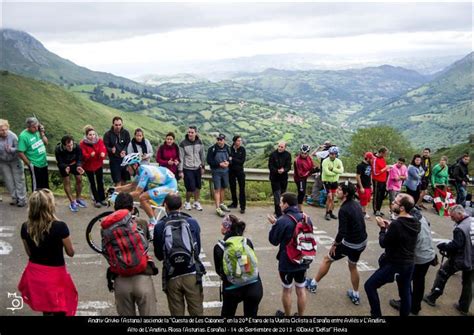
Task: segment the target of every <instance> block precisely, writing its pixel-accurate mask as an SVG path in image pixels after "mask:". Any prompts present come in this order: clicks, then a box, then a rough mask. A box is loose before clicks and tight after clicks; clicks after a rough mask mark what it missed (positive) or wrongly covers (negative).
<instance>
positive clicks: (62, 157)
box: [54, 143, 82, 169]
mask: <svg viewBox="0 0 474 335" xmlns="http://www.w3.org/2000/svg"><path fill="white" fill-rule="evenodd" d="M54 154H55V155H56V161H57V162H58V168H60V169H65V168H66V167H68V166H72V165H77V166H81V165H82V150H81V148H80V146H79V145H77V143H74V146H73V148H72V151H68V150H67V149H66V147H64V146H63V145H62V144H61V143H58V145H57V146H56V150H55V151H54Z"/></svg>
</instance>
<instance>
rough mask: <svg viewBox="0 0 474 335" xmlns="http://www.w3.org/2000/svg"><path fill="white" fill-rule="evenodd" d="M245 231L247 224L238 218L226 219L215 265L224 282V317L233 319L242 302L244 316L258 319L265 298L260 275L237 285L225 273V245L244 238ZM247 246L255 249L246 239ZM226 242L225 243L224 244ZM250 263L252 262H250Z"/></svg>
mask: <svg viewBox="0 0 474 335" xmlns="http://www.w3.org/2000/svg"><path fill="white" fill-rule="evenodd" d="M244 231H245V222H243V221H240V220H239V219H238V218H237V217H236V216H234V215H229V216H226V217H224V219H223V221H222V226H221V233H222V234H223V235H224V240H223V241H219V243H217V244H216V245H215V246H214V264H215V267H216V272H217V274H218V275H219V276H220V277H221V279H222V282H223V287H222V297H223V304H222V311H221V316H222V317H233V316H235V312H236V310H237V306H238V305H239V303H240V302H242V301H243V302H244V316H246V317H249V316H250V317H256V316H257V313H258V305H259V304H260V301H261V300H262V297H263V286H262V280H261V279H260V276H259V275H258V276H257V278H256V279H254V280H250V281H249V282H248V283H245V284H244V285H235V284H233V283H231V282H230V281H229V280H228V278H227V276H226V274H225V273H224V265H223V262H224V249H225V247H224V244H225V241H227V240H228V239H229V238H231V237H235V236H243V233H244ZM244 241H245V242H246V243H247V245H248V246H249V247H250V248H252V249H253V244H252V242H251V241H250V240H248V239H244ZM222 242H224V243H222ZM249 261H250V260H249Z"/></svg>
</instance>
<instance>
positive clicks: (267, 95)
mask: <svg viewBox="0 0 474 335" xmlns="http://www.w3.org/2000/svg"><path fill="white" fill-rule="evenodd" d="M427 80H428V79H427V77H425V76H423V75H421V74H419V73H417V72H415V71H412V70H407V69H403V68H400V67H393V66H389V65H384V66H379V67H369V68H365V69H359V70H344V71H317V70H312V71H288V70H277V69H267V70H265V71H263V72H260V73H237V74H234V75H233V76H232V78H231V79H229V80H222V81H219V82H199V83H190V84H179V83H166V84H163V85H160V86H159V87H158V88H157V90H156V91H157V92H159V93H160V94H162V95H165V96H172V97H175V98H179V97H186V98H191V99H205V98H208V99H215V100H222V99H234V100H239V99H240V100H245V101H250V102H258V103H263V102H267V103H273V104H283V105H287V106H289V107H291V108H294V109H298V110H305V111H308V112H311V113H314V114H317V115H318V116H319V117H321V118H322V119H323V120H325V121H328V122H334V121H337V122H339V123H343V122H344V121H345V119H346V118H347V117H348V116H350V115H351V114H353V113H355V112H357V111H360V110H361V109H362V108H363V107H364V106H367V105H370V104H372V103H375V102H379V101H383V100H385V99H387V98H391V97H395V96H398V95H400V94H401V93H404V92H406V91H407V90H409V89H411V88H414V87H418V86H420V85H421V84H423V83H425V82H426V81H427ZM343 126H344V124H343ZM345 126H347V127H348V128H349V126H348V125H345Z"/></svg>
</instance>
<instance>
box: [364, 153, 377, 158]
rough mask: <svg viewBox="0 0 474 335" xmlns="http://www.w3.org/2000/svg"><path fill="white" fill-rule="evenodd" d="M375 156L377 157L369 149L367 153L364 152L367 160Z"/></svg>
mask: <svg viewBox="0 0 474 335" xmlns="http://www.w3.org/2000/svg"><path fill="white" fill-rule="evenodd" d="M374 157H375V156H374V154H373V153H371V152H370V151H368V152H366V153H365V154H364V158H365V159H366V160H369V159H373V158H374Z"/></svg>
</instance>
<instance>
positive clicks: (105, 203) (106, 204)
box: [100, 200, 109, 207]
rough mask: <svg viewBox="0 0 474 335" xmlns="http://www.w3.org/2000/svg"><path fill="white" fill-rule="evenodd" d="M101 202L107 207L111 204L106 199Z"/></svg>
mask: <svg viewBox="0 0 474 335" xmlns="http://www.w3.org/2000/svg"><path fill="white" fill-rule="evenodd" d="M100 204H101V205H102V206H104V207H107V206H108V205H109V203H108V202H107V201H105V200H102V201H101V202H100Z"/></svg>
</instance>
